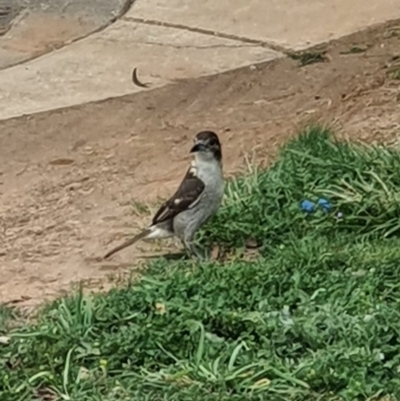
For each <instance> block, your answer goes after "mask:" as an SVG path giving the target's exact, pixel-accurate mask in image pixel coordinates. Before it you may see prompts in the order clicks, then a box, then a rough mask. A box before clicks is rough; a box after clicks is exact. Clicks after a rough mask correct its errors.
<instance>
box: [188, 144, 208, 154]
mask: <svg viewBox="0 0 400 401" xmlns="http://www.w3.org/2000/svg"><path fill="white" fill-rule="evenodd" d="M202 150H206V146H205V145H204V143H202V142H196V143H195V144H194V146H193V147H192V149H190V153H196V152H201V151H202Z"/></svg>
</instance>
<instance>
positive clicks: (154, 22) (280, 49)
mask: <svg viewBox="0 0 400 401" xmlns="http://www.w3.org/2000/svg"><path fill="white" fill-rule="evenodd" d="M121 20H122V21H127V22H135V23H138V24H145V25H154V26H161V27H165V28H173V29H179V30H183V31H188V32H195V33H200V34H203V35H209V36H213V37H216V38H222V39H230V40H235V41H237V42H243V43H247V44H250V45H254V46H260V47H266V48H268V49H271V50H274V51H276V52H279V53H282V54H285V55H286V56H289V55H291V54H293V51H292V50H290V49H286V48H285V47H283V46H280V45H277V44H275V43H271V42H267V41H263V40H257V39H251V38H246V37H244V36H237V35H232V34H230V33H223V32H217V31H212V30H210V29H205V28H195V27H190V26H187V25H182V24H175V23H172V22H163V21H157V20H152V19H146V18H135V17H124V18H122V19H121Z"/></svg>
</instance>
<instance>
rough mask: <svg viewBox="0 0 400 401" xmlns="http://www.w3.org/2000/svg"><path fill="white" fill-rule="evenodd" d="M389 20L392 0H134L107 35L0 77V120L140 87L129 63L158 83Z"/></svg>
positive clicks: (398, 12)
mask: <svg viewBox="0 0 400 401" xmlns="http://www.w3.org/2000/svg"><path fill="white" fill-rule="evenodd" d="M396 18H400V7H399V4H398V0H380V1H379V2H365V1H364V0H336V1H335V2H332V1H330V0H309V1H307V2H304V0H219V1H214V0H203V1H201V2H199V1H196V0H136V1H135V3H134V5H133V6H132V8H131V9H130V10H129V11H128V13H127V14H125V16H124V17H123V18H122V19H121V20H119V21H117V22H116V23H114V24H113V25H111V26H110V27H108V28H106V29H105V30H103V31H101V32H98V33H96V34H93V35H91V36H89V37H87V38H85V39H83V40H80V41H78V42H75V43H72V44H70V45H68V46H66V47H64V48H62V49H59V50H55V51H53V52H51V53H49V54H47V55H44V56H42V57H40V58H37V59H35V60H32V61H29V62H26V63H23V64H19V65H16V66H14V67H11V68H8V69H5V70H3V71H0V119H7V118H10V117H17V116H20V115H23V114H31V113H35V112H41V111H46V110H52V109H57V108H62V107H68V106H72V105H78V104H82V103H86V102H91V101H97V100H102V99H106V98H109V97H116V96H121V95H125V94H129V93H134V92H136V91H139V90H147V89H142V88H139V87H137V86H135V85H134V84H133V83H132V80H131V74H132V69H133V68H134V67H138V72H139V75H140V78H141V80H142V81H145V82H148V83H150V84H151V87H157V86H162V85H165V84H167V83H170V82H173V81H174V80H177V79H184V78H196V77H199V76H203V75H209V74H216V73H218V72H222V71H226V70H229V69H234V68H238V67H242V66H246V65H251V64H256V63H260V62H263V61H268V60H272V59H274V58H277V57H282V56H283V55H284V53H285V51H287V50H289V49H294V50H299V49H305V48H307V47H308V46H312V45H315V44H317V43H321V42H325V41H328V40H330V39H333V38H337V37H340V36H343V35H346V34H349V33H352V32H355V31H358V30H361V29H363V28H365V27H367V26H369V25H371V24H376V23H381V22H385V21H386V20H388V19H396ZM0 57H1V53H0Z"/></svg>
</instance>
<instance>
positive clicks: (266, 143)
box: [0, 22, 400, 305]
mask: <svg viewBox="0 0 400 401" xmlns="http://www.w3.org/2000/svg"><path fill="white" fill-rule="evenodd" d="M324 48H325V49H326V50H327V53H326V56H327V58H328V61H327V62H323V63H316V64H312V65H308V66H305V67H300V66H299V61H298V60H293V59H290V58H287V59H280V60H275V61H273V62H269V63H266V64H263V65H257V66H252V67H247V68H243V69H240V70H236V71H230V72H228V73H225V74H221V75H217V76H212V77H206V78H200V79H196V80H191V81H181V82H178V83H176V84H173V85H170V86H167V87H164V88H161V89H157V90H154V91H151V90H149V91H147V92H142V93H139V94H136V95H130V96H126V97H123V98H118V99H111V100H107V101H103V102H99V103H95V104H87V105H83V106H79V107H73V108H69V109H65V110H58V111H53V112H48V113H42V114H37V115H32V116H26V117H22V118H18V119H13V120H8V121H3V122H0V133H1V134H0V160H1V164H0V195H1V204H0V222H1V225H0V272H1V275H0V301H1V302H5V303H14V304H19V305H21V304H22V305H26V304H35V303H37V302H38V301H40V300H43V299H48V298H52V297H54V296H56V295H58V294H60V293H63V292H66V291H68V290H69V289H70V285H71V283H73V282H77V281H79V280H88V282H90V283H91V284H89V285H91V286H92V288H94V289H102V288H104V286H105V285H106V284H107V283H108V281H109V279H108V277H109V275H110V274H113V275H115V274H117V275H118V274H123V273H124V272H127V271H129V269H130V268H131V266H132V265H133V264H135V263H136V262H137V261H138V260H139V259H140V258H141V257H143V256H146V255H147V256H148V255H151V254H152V253H154V252H159V250H160V249H159V246H158V245H157V247H155V246H152V245H150V244H145V243H141V244H138V245H137V246H135V247H131V248H130V249H128V250H126V251H124V252H121V253H120V254H117V255H115V256H114V257H113V258H112V259H111V261H109V262H107V263H106V262H103V261H99V259H98V257H99V256H101V255H103V254H104V252H105V250H106V249H109V248H110V247H112V246H114V245H115V244H118V243H119V242H120V241H122V240H123V238H124V237H125V236H126V235H129V234H133V233H135V232H136V231H137V230H138V229H139V227H143V226H144V225H145V224H146V223H147V222H148V221H149V217H150V216H149V215H148V214H146V213H141V212H142V205H143V204H146V203H147V204H152V203H153V202H156V201H157V199H158V198H163V197H166V196H168V195H169V194H171V191H173V190H174V187H175V186H176V185H177V184H178V182H179V181H180V179H181V178H182V175H183V173H184V169H185V166H186V164H187V163H188V160H189V158H188V150H189V147H190V144H191V142H192V138H193V136H194V135H195V134H196V132H197V131H199V130H202V129H213V130H215V131H216V132H218V133H219V135H220V137H221V139H222V142H223V150H224V167H225V171H226V175H227V176H229V175H231V174H233V173H237V172H238V171H239V170H240V169H241V168H242V167H243V158H244V156H245V155H246V154H249V153H250V154H251V153H252V152H256V153H257V154H258V155H259V160H261V159H262V160H266V161H267V162H269V161H271V160H272V159H273V157H274V155H275V154H276V150H277V147H278V146H279V145H281V144H282V143H283V142H284V141H286V140H287V139H288V138H290V137H291V136H292V135H294V134H295V133H296V132H297V131H298V129H299V128H300V127H301V126H303V125H304V124H306V123H307V122H310V121H319V122H323V123H327V124H330V125H332V126H333V127H334V128H335V130H336V132H337V133H339V134H340V135H342V136H345V137H349V138H352V139H358V140H363V141H368V142H374V141H384V142H386V143H394V142H396V141H397V138H398V137H399V133H400V119H399V116H400V88H399V83H400V81H399V80H396V79H394V75H396V70H397V69H399V68H400V58H399V56H400V23H396V22H392V23H390V24H386V25H385V26H380V27H378V28H374V29H370V30H368V31H367V32H364V33H359V34H355V35H352V36H350V37H347V38H344V39H341V40H339V41H337V42H334V43H330V44H328V45H326V46H325V47H324ZM174 246H175V245H173V244H172V245H170V244H166V245H165V247H166V248H168V249H176V248H174ZM165 247H164V248H165Z"/></svg>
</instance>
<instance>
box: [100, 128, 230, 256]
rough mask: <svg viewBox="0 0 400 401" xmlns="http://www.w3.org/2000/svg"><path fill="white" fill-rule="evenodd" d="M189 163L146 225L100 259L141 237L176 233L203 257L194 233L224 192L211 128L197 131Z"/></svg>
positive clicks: (216, 141)
mask: <svg viewBox="0 0 400 401" xmlns="http://www.w3.org/2000/svg"><path fill="white" fill-rule="evenodd" d="M190 153H191V154H193V155H194V159H193V161H192V162H191V165H190V167H189V168H188V170H187V171H186V174H185V176H184V178H183V180H182V182H181V184H180V185H179V187H178V189H177V190H176V192H175V193H174V194H173V195H172V196H171V197H170V198H169V199H168V200H167V201H165V202H164V203H163V204H162V205H161V206H160V208H159V209H158V211H157V212H156V214H155V215H154V217H153V219H152V221H151V224H150V225H149V227H148V228H146V229H144V230H143V231H141V232H140V233H139V234H137V235H136V236H134V237H133V238H131V239H128V240H126V241H125V242H124V243H122V244H121V245H119V246H117V247H115V248H114V249H112V250H110V251H109V252H107V254H106V255H105V256H104V259H108V258H109V257H110V256H111V255H113V254H115V253H116V252H119V251H121V250H122V249H125V248H127V247H128V246H131V245H133V244H134V243H136V242H137V241H139V240H142V239H160V238H168V237H173V236H175V237H177V238H178V239H179V240H180V241H181V243H182V245H183V246H184V247H185V248H186V249H187V251H188V252H189V254H190V255H191V256H194V257H196V258H199V259H203V256H202V255H201V254H200V253H199V250H198V249H197V247H196V246H195V244H194V239H195V235H196V233H197V232H198V230H199V229H200V227H202V226H203V225H204V224H205V223H206V222H207V221H208V220H209V219H210V218H211V217H213V216H214V215H215V213H216V212H217V210H218V209H219V207H220V205H221V203H222V198H223V195H224V176H223V167H222V148H221V142H220V140H219V138H218V135H217V134H216V133H215V132H213V131H201V132H198V133H197V134H196V136H195V139H194V144H193V146H192V148H191V150H190Z"/></svg>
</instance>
